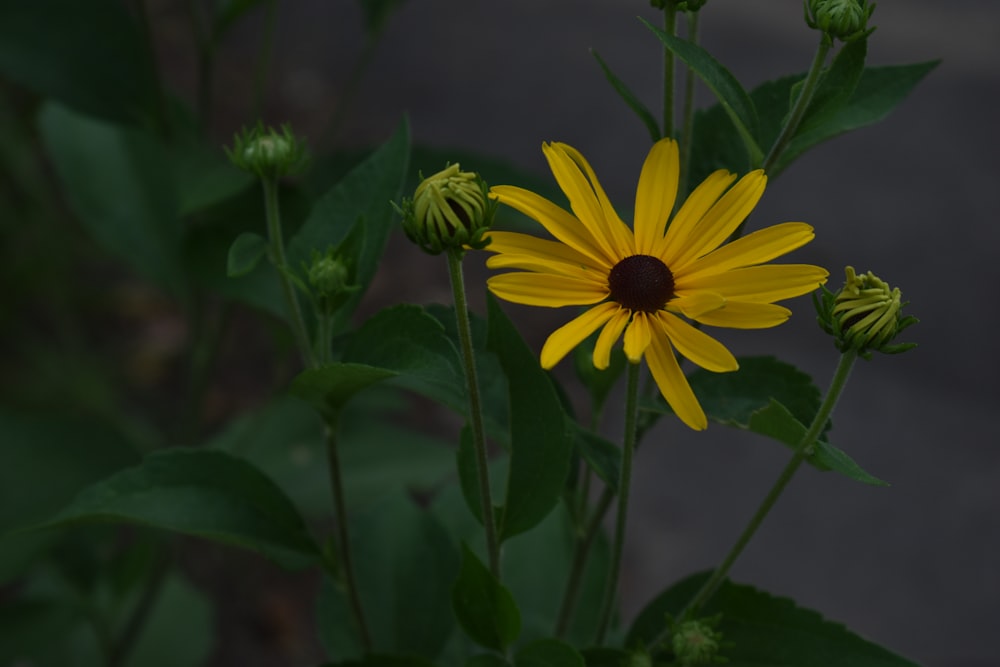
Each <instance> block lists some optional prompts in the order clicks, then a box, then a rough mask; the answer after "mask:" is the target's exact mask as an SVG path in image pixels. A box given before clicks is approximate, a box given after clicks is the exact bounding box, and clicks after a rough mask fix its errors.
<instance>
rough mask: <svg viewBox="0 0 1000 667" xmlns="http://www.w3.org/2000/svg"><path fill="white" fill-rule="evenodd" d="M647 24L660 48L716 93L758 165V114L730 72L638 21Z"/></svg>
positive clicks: (697, 49)
mask: <svg viewBox="0 0 1000 667" xmlns="http://www.w3.org/2000/svg"><path fill="white" fill-rule="evenodd" d="M639 20H640V21H642V22H643V23H645V24H646V27H647V28H649V29H650V30H652V31H653V34H654V35H656V36H657V37H658V38H659V40H660V41H661V42H663V44H664V45H665V46H666V47H667V48H668V49H670V50H671V51H672V52H673V53H674V55H675V56H677V57H678V58H680V59H681V60H682V61H684V63H685V64H687V66H688V67H690V68H691V69H692V70H694V72H695V73H696V74H697V75H698V76H699V77H700V78H701V80H702V81H704V82H705V84H706V85H707V86H708V87H709V88H710V89H711V90H712V92H713V93H715V97H716V98H717V99H718V100H719V103H720V104H721V105H722V108H723V109H725V110H726V114H727V115H728V116H729V119H730V120H731V121H732V122H733V125H734V126H735V127H736V130H737V131H738V132H739V135H740V138H741V139H742V140H743V144H744V146H745V147H746V151H747V154H748V155H749V156H750V162H751V163H752V164H760V162H761V161H762V160H763V157H764V154H763V151H762V150H761V148H760V144H759V143H758V133H757V111H756V109H755V108H754V104H753V102H752V101H751V99H750V96H749V95H747V93H746V91H745V90H743V86H741V85H740V82H739V81H737V80H736V77H734V76H733V75H732V74H731V73H730V71H729V70H727V69H726V68H725V67H723V66H722V64H721V63H720V62H719V61H717V60H716V59H715V58H713V57H712V55H711V54H710V53H709V52H708V51H706V50H704V49H703V48H701V47H700V46H698V45H697V44H693V43H692V42H689V41H687V40H684V39H680V38H679V37H674V36H673V35H668V34H667V33H665V32H663V31H662V30H660V29H659V28H657V27H656V26H654V25H653V24H651V23H649V22H648V21H646V20H645V19H641V18H640V19H639ZM664 130H665V132H666V133H667V134H672V130H671V129H670V128H664Z"/></svg>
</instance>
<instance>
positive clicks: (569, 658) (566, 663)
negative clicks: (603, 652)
mask: <svg viewBox="0 0 1000 667" xmlns="http://www.w3.org/2000/svg"><path fill="white" fill-rule="evenodd" d="M514 667H584V663H583V656H581V655H580V654H579V653H577V651H576V649H574V648H573V647H572V646H570V645H569V644H567V643H566V642H562V641H559V640H558V639H538V640H535V641H533V642H531V643H530V644H526V645H525V646H522V647H521V649H520V650H519V651H518V652H517V653H516V654H515V655H514Z"/></svg>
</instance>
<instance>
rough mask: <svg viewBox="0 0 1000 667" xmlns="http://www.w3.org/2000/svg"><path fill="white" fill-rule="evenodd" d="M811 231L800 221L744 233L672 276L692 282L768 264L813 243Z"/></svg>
mask: <svg viewBox="0 0 1000 667" xmlns="http://www.w3.org/2000/svg"><path fill="white" fill-rule="evenodd" d="M815 236H816V235H815V234H814V233H813V228H812V227H811V226H810V225H807V224H806V223H804V222H785V223H782V224H780V225H773V226H771V227H767V228H765V229H761V230H758V231H756V232H753V233H752V234H747V235H746V236H744V237H743V238H740V239H737V240H735V241H733V242H732V243H727V244H726V245H724V246H722V247H721V248H719V249H718V250H715V251H714V252H710V253H708V254H707V255H705V256H704V257H702V258H701V259H698V260H695V261H694V262H693V263H691V264H689V265H688V266H686V267H684V269H683V271H680V272H678V274H675V276H674V277H675V278H676V279H679V280H693V279H695V278H696V277H697V276H699V275H702V274H712V273H722V272H723V271H729V270H730V269H738V268H741V267H744V266H752V265H754V264H763V263H764V262H769V261H771V260H772V259H774V258H775V257H780V256H781V255H784V254H785V253H788V252H791V251H792V250H795V249H796V248H800V247H802V246H804V245H805V244H807V243H809V242H810V241H812V240H813V238H814V237H815Z"/></svg>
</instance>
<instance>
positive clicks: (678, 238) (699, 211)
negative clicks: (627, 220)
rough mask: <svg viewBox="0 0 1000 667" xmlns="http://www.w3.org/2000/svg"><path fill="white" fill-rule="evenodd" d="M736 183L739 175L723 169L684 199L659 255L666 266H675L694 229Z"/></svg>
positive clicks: (671, 223)
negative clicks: (734, 182)
mask: <svg viewBox="0 0 1000 667" xmlns="http://www.w3.org/2000/svg"><path fill="white" fill-rule="evenodd" d="M734 180H736V174H731V173H729V172H728V171H726V170H725V169H720V170H718V171H715V172H713V173H711V174H709V176H708V178H706V179H705V180H704V181H702V182H701V183H700V184H699V185H698V187H696V188H695V189H694V190H693V191H692V192H691V194H689V195H688V198H687V199H686V200H684V203H683V204H682V205H681V207H680V210H678V211H677V215H675V216H674V218H673V220H671V221H670V226H668V227H667V233H666V235H664V237H663V241H662V245H661V246H660V248H659V252H658V253H657V256H658V257H659V258H660V259H662V260H663V261H664V262H665V263H666V265H667V266H673V265H674V264H675V257H677V256H678V255H679V254H680V252H681V251H682V250H683V249H684V248H685V247H686V246H687V245H688V243H689V240H688V239H689V237H690V236H691V232H692V230H694V228H695V227H696V226H697V225H698V222H699V221H700V220H701V219H702V218H703V217H705V214H706V213H708V210H709V209H710V208H712V205H713V204H715V202H717V201H718V200H719V197H721V196H722V193H724V192H725V191H726V188H728V187H729V185H730V184H731V183H732V182H733V181H734Z"/></svg>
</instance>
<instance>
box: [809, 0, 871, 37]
mask: <svg viewBox="0 0 1000 667" xmlns="http://www.w3.org/2000/svg"><path fill="white" fill-rule="evenodd" d="M805 11H806V23H808V24H809V27H810V28H813V29H816V30H819V31H821V32H823V33H824V34H825V35H827V36H828V37H829V38H830V39H839V40H840V41H842V42H850V41H853V40H855V39H859V38H861V37H864V36H866V35H868V34H870V33H871V32H872V30H874V28H871V29H869V28H868V19H869V18H871V15H872V12H873V11H875V5H874V4H868V0H806V2H805Z"/></svg>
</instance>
